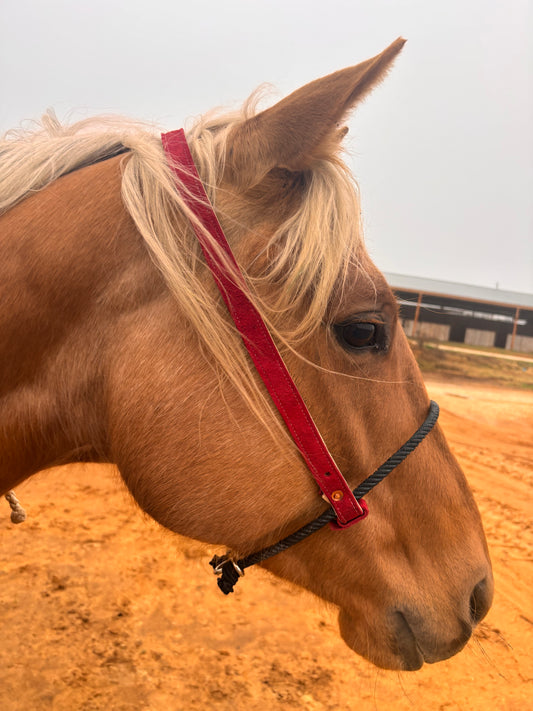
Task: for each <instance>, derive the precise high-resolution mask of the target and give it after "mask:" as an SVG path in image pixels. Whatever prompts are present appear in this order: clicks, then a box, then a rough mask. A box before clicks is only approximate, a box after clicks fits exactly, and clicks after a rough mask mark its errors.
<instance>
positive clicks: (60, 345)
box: [0, 158, 163, 490]
mask: <svg viewBox="0 0 533 711" xmlns="http://www.w3.org/2000/svg"><path fill="white" fill-rule="evenodd" d="M119 161H120V158H115V159H112V160H109V161H107V162H105V163H101V164H98V165H94V166H90V167H88V168H86V169H84V170H80V171H78V172H75V173H72V174H70V175H67V176H65V177H63V178H61V179H59V180H58V181H56V182H55V183H53V184H52V185H50V186H49V187H48V188H46V189H45V190H43V191H42V192H40V193H38V194H36V195H33V196H32V197H30V198H28V199H27V200H25V201H24V202H22V203H21V204H19V205H17V206H16V207H15V208H13V209H12V210H11V211H10V212H8V213H6V214H5V215H4V216H3V217H2V218H1V219H0V254H1V255H2V258H1V259H0V303H1V304H2V312H1V313H0V333H1V334H2V339H1V340H0V358H1V362H2V371H1V373H0V488H1V489H3V490H6V489H8V488H11V487H13V486H15V485H16V484H17V483H18V482H20V481H22V480H23V479H25V478H27V477H28V476H30V475H31V474H33V473H35V472H36V471H39V470H41V469H44V468H47V467H50V466H53V465H55V464H58V463H66V462H69V461H79V460H83V461H96V460H98V461H102V460H106V459H107V454H106V452H107V438H106V433H105V431H104V429H103V425H102V423H103V422H104V421H105V378H106V352H108V349H109V348H110V347H111V345H112V343H113V339H114V338H116V327H117V322H118V321H119V320H120V319H121V318H127V317H128V314H130V313H131V312H132V311H134V310H135V309H137V308H139V306H140V305H142V303H143V302H147V301H150V300H151V299H153V298H156V296H157V294H160V293H161V290H162V288H163V286H162V282H161V279H160V278H159V277H158V275H157V273H156V271H155V270H154V268H153V266H152V265H151V263H150V261H149V259H148V256H147V253H146V250H145V249H144V245H143V244H142V241H141V239H140V238H139V235H138V233H137V231H136V229H135V227H134V225H133V223H132V221H131V219H130V218H129V216H128V214H127V213H126V212H125V210H124V208H123V206H122V203H121V198H120V169H119Z"/></svg>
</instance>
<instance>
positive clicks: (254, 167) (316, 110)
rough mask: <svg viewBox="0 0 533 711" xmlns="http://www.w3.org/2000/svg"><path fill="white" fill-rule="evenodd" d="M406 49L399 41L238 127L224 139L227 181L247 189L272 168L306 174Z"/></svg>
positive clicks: (330, 151) (333, 144)
mask: <svg viewBox="0 0 533 711" xmlns="http://www.w3.org/2000/svg"><path fill="white" fill-rule="evenodd" d="M404 44H405V40H404V39H402V38H401V37H400V38H398V39H397V40H396V41H395V42H393V43H392V44H391V45H390V46H389V47H387V49H386V50H384V51H383V52H382V53H381V54H378V55H377V56H376V57H373V58H372V59H368V60H367V61H366V62H362V63H361V64H357V65H356V66H354V67H348V68H347V69H341V70H340V71H338V72H335V73H334V74H330V75H328V76H326V77H323V78H322V79H317V80H316V81H313V82H311V83H310V84H306V85H305V86H303V87H302V88H301V89H298V90H297V91H295V92H294V93H292V94H290V95H289V96H288V97H286V98H285V99H283V100H282V101H280V102H279V103H278V104H275V105H274V106H272V107H271V108H269V109H266V111H263V112H261V113H259V114H257V115H256V116H254V117H252V118H251V119H248V120H247V121H245V122H244V123H242V124H239V125H238V126H237V127H236V128H235V129H234V131H233V133H232V134H231V135H230V136H229V138H228V151H227V177H228V178H229V180H230V181H231V182H232V183H233V184H235V185H237V186H239V187H243V188H244V187H251V186H253V185H256V184H257V183H258V182H259V181H260V180H261V179H262V178H263V177H264V176H265V175H266V174H267V173H268V172H269V171H270V170H272V169H273V168H287V169H288V170H291V171H300V170H305V169H306V168H309V167H310V166H311V165H312V163H313V162H314V161H315V160H316V159H317V158H322V157H325V156H331V155H332V154H333V153H334V152H335V150H336V149H337V148H338V145H339V143H340V140H341V139H342V137H343V136H344V135H345V133H346V131H344V130H343V129H340V130H339V123H340V122H342V121H343V120H344V119H345V117H346V115H347V114H348V112H349V111H350V110H351V109H353V108H354V106H355V105H356V104H357V103H358V102H359V101H361V100H362V99H363V98H364V97H365V96H366V94H367V93H368V92H369V91H371V90H372V89H373V88H374V87H375V86H376V85H377V84H379V82H380V81H381V80H382V79H383V78H384V77H385V75H386V73H387V71H388V69H389V68H390V67H391V65H392V62H393V61H394V59H395V57H396V55H397V54H399V52H400V51H401V49H402V47H403V45H404Z"/></svg>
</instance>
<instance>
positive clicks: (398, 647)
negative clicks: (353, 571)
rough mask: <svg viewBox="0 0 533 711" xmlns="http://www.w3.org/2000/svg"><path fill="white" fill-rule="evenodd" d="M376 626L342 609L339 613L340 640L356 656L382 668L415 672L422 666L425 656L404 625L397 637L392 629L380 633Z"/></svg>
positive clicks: (382, 630)
mask: <svg viewBox="0 0 533 711" xmlns="http://www.w3.org/2000/svg"><path fill="white" fill-rule="evenodd" d="M379 627H380V626H379V625H378V624H373V625H372V626H370V625H369V624H368V623H367V622H364V621H361V620H359V621H358V620H356V619H355V618H354V617H352V616H351V615H350V613H348V612H346V611H345V610H342V609H341V610H340V612H339V630H340V633H341V637H342V639H343V640H344V641H345V642H346V644H347V645H348V647H349V648H350V649H351V650H353V651H354V652H355V653H356V654H359V656H361V657H364V658H365V659H367V660H368V661H369V662H372V664H374V665H375V666H377V667H380V668H381V669H390V670H395V671H417V670H418V669H420V668H421V667H422V666H423V664H424V661H425V660H424V656H423V654H422V652H421V651H420V649H419V647H418V644H417V642H416V639H415V637H414V634H413V633H412V632H411V630H410V628H409V626H408V625H407V624H406V628H407V629H406V631H404V630H402V633H403V634H402V635H400V636H398V635H396V634H395V632H394V630H393V629H381V633H380V630H379ZM399 637H400V638H401V641H400V639H399Z"/></svg>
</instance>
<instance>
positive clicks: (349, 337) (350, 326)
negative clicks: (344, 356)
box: [335, 321, 378, 348]
mask: <svg viewBox="0 0 533 711" xmlns="http://www.w3.org/2000/svg"><path fill="white" fill-rule="evenodd" d="M335 332H336V334H337V338H338V339H339V341H340V342H341V344H342V345H343V346H345V347H348V348H372V347H374V348H377V347H378V342H377V339H378V324H375V323H365V322H357V321H354V322H352V323H341V324H336V325H335Z"/></svg>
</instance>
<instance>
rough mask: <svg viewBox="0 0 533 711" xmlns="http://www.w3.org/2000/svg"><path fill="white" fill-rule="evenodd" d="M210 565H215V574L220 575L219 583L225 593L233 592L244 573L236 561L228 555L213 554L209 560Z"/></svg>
mask: <svg viewBox="0 0 533 711" xmlns="http://www.w3.org/2000/svg"><path fill="white" fill-rule="evenodd" d="M209 565H211V566H212V567H213V571H214V573H215V575H218V576H219V577H218V580H217V585H218V587H219V588H220V589H221V590H222V592H223V593H224V595H229V594H230V593H232V592H233V588H234V587H235V585H236V583H237V581H238V579H239V578H240V577H241V576H242V575H244V572H243V571H242V570H241V568H239V566H238V565H237V564H236V563H235V561H233V560H231V558H228V557H227V555H221V556H219V555H215V556H213V558H212V559H211V560H210V561H209Z"/></svg>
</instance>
